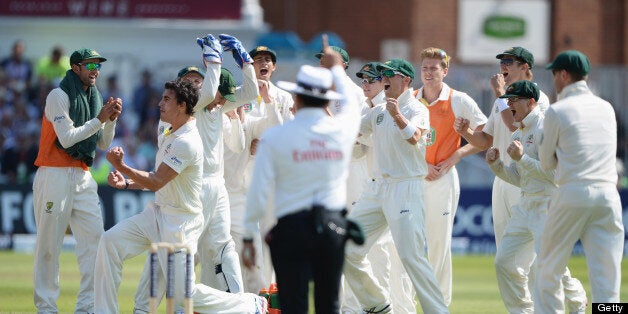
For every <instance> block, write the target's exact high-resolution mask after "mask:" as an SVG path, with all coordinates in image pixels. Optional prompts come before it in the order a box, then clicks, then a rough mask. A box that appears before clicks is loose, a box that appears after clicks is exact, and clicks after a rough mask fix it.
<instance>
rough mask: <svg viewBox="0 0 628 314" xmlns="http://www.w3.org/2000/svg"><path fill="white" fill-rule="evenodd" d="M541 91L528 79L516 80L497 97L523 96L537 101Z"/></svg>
mask: <svg viewBox="0 0 628 314" xmlns="http://www.w3.org/2000/svg"><path fill="white" fill-rule="evenodd" d="M540 95H541V92H540V91H539V87H538V86H536V83H533V82H531V81H528V80H521V81H516V82H514V83H512V84H510V86H508V88H507V89H506V93H505V94H503V95H501V96H499V98H511V97H524V98H533V99H534V101H539V97H540Z"/></svg>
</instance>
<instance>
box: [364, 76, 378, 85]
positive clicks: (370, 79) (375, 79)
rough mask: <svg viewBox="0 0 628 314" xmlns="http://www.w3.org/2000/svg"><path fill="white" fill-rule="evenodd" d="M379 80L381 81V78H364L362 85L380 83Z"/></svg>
mask: <svg viewBox="0 0 628 314" xmlns="http://www.w3.org/2000/svg"><path fill="white" fill-rule="evenodd" d="M381 80H382V78H381V76H378V77H369V78H364V79H362V84H373V83H375V82H377V81H381Z"/></svg>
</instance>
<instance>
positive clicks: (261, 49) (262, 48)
mask: <svg viewBox="0 0 628 314" xmlns="http://www.w3.org/2000/svg"><path fill="white" fill-rule="evenodd" d="M260 53H267V54H269V55H270V59H271V60H273V63H277V53H275V52H274V51H273V50H272V49H270V48H268V47H266V46H257V47H255V49H253V50H251V51H249V55H250V56H251V58H255V56H256V55H258V54H260Z"/></svg>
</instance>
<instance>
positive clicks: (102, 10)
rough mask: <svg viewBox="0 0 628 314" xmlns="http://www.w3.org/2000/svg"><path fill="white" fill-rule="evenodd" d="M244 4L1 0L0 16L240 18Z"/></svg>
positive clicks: (184, 0) (168, 0)
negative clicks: (209, 7) (209, 6)
mask: <svg viewBox="0 0 628 314" xmlns="http://www.w3.org/2000/svg"><path fill="white" fill-rule="evenodd" d="M210 3H211V10H208V9H207V8H208V5H209V4H210ZM241 4H242V0H229V1H218V0H210V1H204V0H9V1H0V16H3V15H5V16H51V17H62V16H66V17H67V16H71V17H90V18H93V17H102V18H176V19H203V20H205V19H215V20H222V19H233V20H238V19H240V7H241Z"/></svg>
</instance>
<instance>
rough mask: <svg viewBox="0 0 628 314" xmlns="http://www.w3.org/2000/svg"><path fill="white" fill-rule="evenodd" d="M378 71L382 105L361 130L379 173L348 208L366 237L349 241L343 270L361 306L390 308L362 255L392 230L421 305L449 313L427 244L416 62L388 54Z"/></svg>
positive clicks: (423, 124) (423, 113) (424, 124)
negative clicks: (370, 141)
mask: <svg viewBox="0 0 628 314" xmlns="http://www.w3.org/2000/svg"><path fill="white" fill-rule="evenodd" d="M380 72H382V73H383V75H384V78H383V79H384V84H385V87H384V89H385V94H386V97H387V98H386V105H385V106H376V107H374V108H373V109H372V110H371V111H370V112H369V113H368V114H367V115H365V116H364V117H362V124H361V127H360V133H361V134H362V136H369V135H370V134H371V133H372V134H373V143H374V147H373V149H374V152H375V159H376V162H377V165H378V166H379V169H380V171H381V179H380V178H376V179H375V181H372V182H371V183H370V185H369V187H368V188H367V189H366V190H364V192H363V193H362V196H361V197H360V198H359V200H358V202H357V203H356V204H355V207H354V209H353V211H351V213H349V217H350V218H352V219H354V220H355V221H356V222H357V223H358V224H359V225H360V226H361V227H362V228H363V229H364V233H365V235H366V243H365V244H364V246H362V247H357V246H354V245H348V246H347V252H346V264H345V270H344V274H345V276H346V279H347V282H348V283H349V285H350V286H351V289H352V290H353V292H354V293H355V294H356V297H357V298H358V300H359V302H360V305H361V306H362V308H363V309H364V310H365V311H369V313H387V312H389V311H391V308H390V296H389V293H388V291H385V290H384V289H383V288H382V287H381V286H380V285H379V284H378V282H377V280H376V279H375V278H374V276H373V270H372V268H371V267H370V265H369V263H368V262H367V260H366V253H367V252H368V251H369V249H370V248H371V246H372V245H373V243H375V242H376V241H377V240H378V239H379V237H381V236H382V235H383V234H384V233H385V232H386V231H388V230H390V232H391V234H392V237H393V241H394V243H395V246H396V248H397V252H398V253H399V257H400V258H401V262H402V263H403V266H404V267H405V269H406V271H407V272H408V275H409V276H410V279H411V280H412V284H413V285H414V289H415V291H416V293H417V295H418V297H419V301H420V303H421V307H422V308H423V311H424V312H426V313H448V312H449V311H448V309H447V307H446V306H445V303H444V300H443V296H442V294H441V293H440V291H439V289H438V285H437V283H436V278H435V277H434V273H433V270H432V267H431V266H430V264H429V263H428V261H427V258H426V248H425V236H424V228H425V220H424V217H425V213H424V207H423V180H424V178H425V175H427V164H426V162H425V134H426V132H427V130H428V129H429V112H428V110H427V108H425V106H424V105H422V104H421V103H420V102H419V101H418V100H417V99H415V98H414V97H413V90H412V88H411V87H410V84H411V82H412V80H413V79H414V68H413V67H412V65H411V64H410V63H409V62H408V61H406V60H402V59H392V60H389V61H387V62H386V63H385V64H384V65H383V66H382V68H381V70H380Z"/></svg>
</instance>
